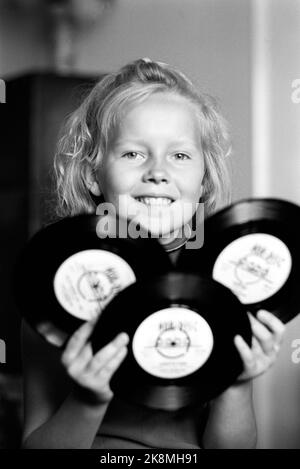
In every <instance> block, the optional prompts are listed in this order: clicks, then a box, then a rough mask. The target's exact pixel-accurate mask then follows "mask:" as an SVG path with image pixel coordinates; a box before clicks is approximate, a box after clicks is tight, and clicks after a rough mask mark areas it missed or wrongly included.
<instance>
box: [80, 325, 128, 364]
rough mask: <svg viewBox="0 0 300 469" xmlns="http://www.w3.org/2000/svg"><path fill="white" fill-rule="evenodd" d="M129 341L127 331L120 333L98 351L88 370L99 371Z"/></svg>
mask: <svg viewBox="0 0 300 469" xmlns="http://www.w3.org/2000/svg"><path fill="white" fill-rule="evenodd" d="M128 342H129V337H128V335H127V334H126V333H125V332H121V334H118V335H117V336H116V337H115V338H114V340H112V341H111V342H110V343H109V344H107V345H106V346H105V347H103V348H102V349H101V350H99V352H97V353H96V355H95V356H94V358H93V359H92V360H91V361H90V363H89V364H88V366H87V368H86V371H88V372H91V373H97V372H98V371H99V370H100V369H101V368H103V367H104V366H105V365H106V364H107V362H108V361H109V360H111V359H112V358H113V357H114V355H116V354H117V353H118V352H119V350H120V349H121V348H122V347H124V346H125V345H127V344H128Z"/></svg>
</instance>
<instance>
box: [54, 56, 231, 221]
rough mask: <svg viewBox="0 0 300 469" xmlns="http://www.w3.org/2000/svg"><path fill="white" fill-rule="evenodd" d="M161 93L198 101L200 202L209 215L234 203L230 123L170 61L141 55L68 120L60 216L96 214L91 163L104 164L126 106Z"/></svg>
mask: <svg viewBox="0 0 300 469" xmlns="http://www.w3.org/2000/svg"><path fill="white" fill-rule="evenodd" d="M158 92H169V93H175V94H177V95H180V96H183V97H184V98H186V99H187V100H188V101H190V102H191V103H193V104H194V106H195V109H196V112H197V116H198V119H199V131H200V134H201V145H202V152H203V155H204V161H205V174H204V179H203V188H204V190H203V194H202V197H201V201H202V202H204V204H205V205H204V207H205V213H206V215H208V214H210V213H211V212H213V211H214V210H215V209H217V208H219V207H221V206H222V205H225V204H227V203H229V201H230V189H229V187H230V184H229V176H228V168H227V166H226V161H225V157H226V156H227V155H228V154H229V149H230V146H229V142H228V132H227V125H226V122H225V120H224V118H223V117H222V116H221V114H220V113H219V111H218V109H217V106H216V103H215V101H214V100H213V98H211V97H210V96H208V95H207V94H204V93H200V92H198V91H197V89H196V88H195V86H194V85H193V84H192V83H191V81H190V80H189V79H188V78H187V77H186V76H185V75H184V74H183V73H181V72H180V71H178V70H176V69H175V68H173V67H171V66H170V65H168V64H165V63H162V62H153V61H151V60H150V59H138V60H136V61H134V62H132V63H129V64H128V65H126V66H125V67H123V68H121V69H120V71H119V72H116V73H111V74H109V75H106V76H105V77H104V78H103V79H102V80H100V81H99V82H98V83H97V84H96V85H95V86H94V88H93V89H92V90H91V92H90V93H89V94H88V96H87V97H86V98H85V99H84V101H83V102H82V104H81V105H80V106H79V108H78V109H76V110H75V112H74V113H73V114H72V115H71V116H70V117H69V119H68V120H67V122H66V124H65V126H64V128H63V131H62V135H61V138H60V139H59V142H58V145H57V152H56V155H55V160H54V169H55V177H56V198H57V202H56V213H57V215H58V216H60V217H65V216H72V215H78V214H80V213H95V211H96V203H95V200H94V198H93V197H92V196H91V194H90V192H89V190H88V187H87V184H86V171H87V168H88V167H89V169H90V170H91V171H97V170H99V168H101V161H102V158H103V157H104V156H105V154H106V152H107V149H108V146H109V143H110V141H111V138H113V135H114V130H115V129H116V128H117V126H118V123H119V121H120V119H121V117H122V113H123V112H124V111H125V105H126V104H130V103H134V102H141V101H143V100H145V99H147V98H148V97H149V96H151V95H153V94H154V93H158Z"/></svg>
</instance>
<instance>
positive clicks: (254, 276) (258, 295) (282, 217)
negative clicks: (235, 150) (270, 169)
mask: <svg viewBox="0 0 300 469" xmlns="http://www.w3.org/2000/svg"><path fill="white" fill-rule="evenodd" d="M299 219H300V207H299V206H297V205H295V204H293V203H290V202H287V201H283V200H279V199H249V200H243V201H240V202H237V203H235V204H233V205H231V206H230V207H228V208H225V209H223V210H221V211H219V212H217V213H215V214H214V215H212V216H211V217H209V218H207V219H206V220H205V223H204V245H203V247H202V248H201V249H198V250H184V251H182V252H181V254H180V256H179V259H178V264H177V265H178V268H179V269H183V270H185V271H188V272H197V273H200V274H202V275H208V276H210V277H212V278H213V279H215V280H217V281H218V282H220V283H222V284H223V285H225V286H227V287H228V288H230V289H231V290H232V292H234V293H235V295H236V296H237V297H238V298H239V300H240V301H241V302H242V303H243V304H245V306H247V309H248V310H249V311H251V312H252V313H253V314H256V312H257V311H258V310H259V309H267V310H269V311H271V312H273V313H274V314H275V315H276V316H277V317H279V318H280V319H281V320H282V321H283V322H288V321H289V320H291V319H292V318H293V317H294V316H296V315H297V314H298V313H299V312H300V289H299V285H300V248H299V239H300V229H299V223H298V220H299Z"/></svg>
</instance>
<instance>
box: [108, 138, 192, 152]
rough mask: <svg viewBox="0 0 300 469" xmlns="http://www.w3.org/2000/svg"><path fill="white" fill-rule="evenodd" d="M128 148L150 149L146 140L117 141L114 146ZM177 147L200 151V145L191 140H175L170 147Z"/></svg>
mask: <svg viewBox="0 0 300 469" xmlns="http://www.w3.org/2000/svg"><path fill="white" fill-rule="evenodd" d="M123 145H124V146H126V145H140V146H142V147H148V143H147V142H145V141H144V140H140V139H137V140H135V139H134V138H133V139H128V140H123V141H121V140H116V141H115V143H114V144H113V146H114V147H118V146H123ZM173 146H174V147H177V146H183V147H184V146H188V147H193V148H195V149H197V150H198V145H197V144H196V143H195V142H192V141H191V140H184V139H179V140H174V141H172V142H171V143H170V144H169V147H173Z"/></svg>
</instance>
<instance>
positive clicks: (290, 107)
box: [251, 0, 300, 448]
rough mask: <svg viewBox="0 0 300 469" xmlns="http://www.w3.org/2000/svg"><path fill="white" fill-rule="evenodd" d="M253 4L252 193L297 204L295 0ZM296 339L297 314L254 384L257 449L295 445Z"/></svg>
mask: <svg viewBox="0 0 300 469" xmlns="http://www.w3.org/2000/svg"><path fill="white" fill-rule="evenodd" d="M253 3H254V9H253V22H252V24H253V29H252V36H253V56H252V58H253V62H252V71H253V75H252V82H251V83H252V93H251V95H252V137H253V154H252V158H251V160H252V164H253V179H252V181H253V195H255V196H259V197H280V198H283V199H287V200H290V201H292V202H295V203H298V204H299V203H300V184H299V180H300V132H299V130H300V104H296V103H293V101H292V99H291V96H292V92H293V88H292V82H293V81H294V80H295V79H297V78H300V61H299V50H300V2H299V1H298V0H284V1H283V0H264V1H263V2H262V1H261V0H257V1H256V0H255V1H254V2H253ZM298 96H299V93H298ZM294 222H295V229H297V230H299V228H298V226H299V222H298V221H297V220H294ZM297 225H298V226H297ZM299 237H300V233H299ZM299 339H300V316H298V317H296V318H295V319H293V320H292V321H291V322H290V323H289V324H287V330H286V335H285V340H284V344H283V347H282V350H281V353H280V356H279V360H278V362H277V363H276V366H275V367H274V368H273V369H272V370H270V372H268V373H267V374H266V375H265V376H262V377H261V378H259V379H258V380H257V381H256V383H255V393H256V401H255V402H256V408H257V415H258V426H259V433H260V441H259V446H260V447H263V448H300V418H299V415H300V399H299V396H300V364H299V363H295V362H294V361H295V360H294V361H293V360H292V353H293V352H295V348H294V347H293V344H295V342H294V341H295V340H299Z"/></svg>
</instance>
